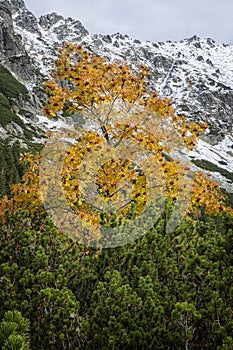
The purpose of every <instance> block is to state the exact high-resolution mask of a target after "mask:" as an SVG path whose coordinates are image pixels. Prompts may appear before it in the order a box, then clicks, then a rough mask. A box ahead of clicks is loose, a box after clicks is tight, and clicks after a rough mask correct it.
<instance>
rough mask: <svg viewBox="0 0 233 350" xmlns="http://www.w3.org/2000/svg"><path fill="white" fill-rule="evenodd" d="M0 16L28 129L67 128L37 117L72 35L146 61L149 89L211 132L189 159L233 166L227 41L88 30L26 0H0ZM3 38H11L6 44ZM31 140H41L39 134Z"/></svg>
mask: <svg viewBox="0 0 233 350" xmlns="http://www.w3.org/2000/svg"><path fill="white" fill-rule="evenodd" d="M1 18H3V19H4V21H2V22H1V23H0V55H1V56H0V57H1V64H3V65H6V66H7V67H8V68H9V69H10V70H11V71H12V72H13V74H15V75H16V77H18V78H19V79H20V80H21V82H24V84H25V85H26V86H27V88H28V90H29V92H30V99H31V105H30V108H31V111H30V113H29V114H30V118H29V119H28V117H27V115H24V116H21V117H22V118H23V120H24V122H25V123H28V127H29V128H30V126H31V125H33V127H36V128H37V127H39V128H41V129H42V130H43V131H46V130H47V129H51V128H59V127H60V126H61V124H62V127H66V128H68V127H70V125H68V124H66V122H64V121H63V122H62V123H59V122H57V124H56V122H50V121H47V122H46V120H45V118H44V117H42V116H41V115H42V108H43V99H45V98H46V96H45V95H44V92H43V87H42V84H43V81H44V80H45V79H47V78H48V77H49V75H50V72H51V71H52V69H53V62H54V59H56V57H57V54H58V49H59V48H60V47H61V45H62V43H63V42H65V41H67V42H76V43H80V44H82V45H85V46H87V47H88V48H90V49H91V50H93V51H95V52H96V53H97V54H99V55H101V56H104V57H106V58H108V59H109V60H111V61H112V60H116V61H121V60H124V59H125V58H126V59H127V61H128V62H130V64H132V65H133V66H134V67H137V65H139V64H144V65H147V66H148V67H149V68H150V77H149V80H148V85H149V86H150V88H151V89H153V90H154V89H155V90H157V91H158V92H159V94H160V96H161V97H166V98H171V100H172V101H173V105H174V108H175V111H176V113H177V114H178V115H187V116H188V117H189V118H190V119H191V120H195V121H197V122H203V121H204V122H207V123H208V125H209V130H208V134H207V135H205V136H204V137H203V139H202V140H201V142H200V143H199V144H198V145H197V149H196V151H195V152H194V153H192V157H193V159H194V160H195V159H199V160H203V161H207V160H209V161H210V160H211V161H213V164H214V165H215V170H216V166H218V167H219V169H223V170H224V171H230V172H232V171H233V169H232V155H233V154H232V153H233V151H232V149H233V138H232V125H233V115H232V114H233V113H232V106H233V59H232V57H233V46H232V45H226V44H217V43H215V42H214V40H212V39H210V38H206V39H201V38H198V37H197V36H193V37H192V38H188V39H184V40H181V41H179V42H171V41H166V42H150V41H146V42H142V41H140V40H137V39H131V38H130V37H129V36H128V35H122V34H120V33H115V34H112V35H101V34H89V33H88V30H87V29H86V28H85V27H84V26H83V25H82V23H81V22H80V21H78V20H75V19H72V18H70V17H68V18H64V17H63V16H61V15H58V14H57V13H55V12H53V13H51V14H48V15H44V16H41V17H40V18H37V17H36V16H34V15H33V14H32V13H31V12H30V11H29V10H28V9H27V8H26V6H25V3H24V1H23V0H7V1H4V2H3V1H0V19H1ZM3 29H4V30H3ZM1 33H2V35H1ZM4 33H5V34H4ZM6 33H7V35H6ZM4 35H5V36H4ZM7 38H8V39H9V38H10V41H8V42H10V43H11V44H10V46H9V43H8V46H9V47H8V48H7V46H6V42H7V40H6V39H7ZM4 43H5V47H4ZM41 90H42V91H41ZM33 103H35V113H33ZM36 139H37V141H40V140H39V137H37V138H36ZM223 145H224V146H223ZM223 147H224V149H223ZM206 154H208V157H207V158H208V159H207V158H206ZM224 162H225V165H224V164H223V163H224ZM226 164H227V165H226ZM209 170H211V169H209ZM224 171H223V172H224ZM212 175H213V177H214V178H216V179H218V180H220V181H221V182H222V183H223V185H224V186H225V188H226V189H227V190H228V191H230V192H233V181H230V179H229V178H225V177H224V176H223V175H221V171H214V172H212Z"/></svg>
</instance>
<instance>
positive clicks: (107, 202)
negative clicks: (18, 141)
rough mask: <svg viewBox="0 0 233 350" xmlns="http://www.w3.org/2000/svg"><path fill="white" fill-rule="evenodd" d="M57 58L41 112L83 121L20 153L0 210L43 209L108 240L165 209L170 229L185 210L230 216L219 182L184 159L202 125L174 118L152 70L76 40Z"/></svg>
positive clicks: (130, 234)
mask: <svg viewBox="0 0 233 350" xmlns="http://www.w3.org/2000/svg"><path fill="white" fill-rule="evenodd" d="M55 64H56V69H55V71H54V73H53V77H52V80H51V81H49V82H47V83H46V87H47V92H48V94H49V98H48V102H47V105H46V107H45V114H46V115H47V116H49V117H56V116H59V117H61V116H63V117H64V118H69V116H72V117H73V118H76V119H77V120H78V121H79V123H78V125H77V126H76V128H74V129H73V130H69V131H67V130H66V131H63V132H61V133H58V132H57V133H52V134H50V135H49V138H48V141H47V143H46V144H45V147H44V150H43V151H42V153H41V154H40V155H39V156H33V155H31V154H26V155H24V157H23V160H24V161H25V162H26V163H28V171H27V172H26V174H25V175H24V177H23V181H22V183H21V184H16V185H13V186H12V196H13V199H11V200H9V199H7V198H5V199H4V200H3V201H2V204H1V207H0V210H1V213H3V212H4V210H5V208H6V207H8V208H11V210H12V211H14V210H16V209H17V208H22V209H29V211H30V212H31V214H32V215H37V216H38V215H39V216H40V215H46V213H45V212H47V213H48V214H50V216H51V217H52V219H53V221H54V222H55V224H56V225H57V227H59V228H60V229H61V231H62V232H64V233H67V234H69V235H70V237H71V238H74V239H77V240H79V242H81V243H84V244H86V245H89V244H91V245H101V246H105V247H106V246H117V245H122V244H126V243H128V242H129V241H132V240H134V239H137V238H138V237H140V236H141V235H142V234H143V233H145V232H146V231H148V230H149V229H150V228H151V227H152V226H153V225H155V224H156V222H157V220H159V218H160V216H163V217H166V225H167V230H168V231H170V232H172V231H173V230H174V229H175V228H176V227H177V225H178V224H179V223H180V221H181V219H182V217H183V216H184V215H186V216H187V217H190V218H197V217H198V216H199V215H200V214H202V213H203V210H204V211H205V212H206V213H207V214H214V215H220V214H222V213H224V212H226V211H228V212H229V213H232V210H231V209H228V208H227V207H226V205H225V204H224V196H223V195H222V193H221V191H220V188H219V184H218V183H216V182H214V181H212V180H211V179H210V177H208V176H206V175H204V174H203V173H197V174H195V173H194V172H193V171H192V166H191V164H190V163H188V162H185V161H184V159H183V158H182V157H181V154H183V152H184V151H186V152H188V151H189V150H190V149H193V148H194V147H195V142H196V140H197V139H198V137H199V136H200V133H201V132H203V131H204V130H205V129H206V125H198V124H196V123H194V122H190V121H189V120H188V119H187V118H185V117H178V116H176V115H175V113H174V109H173V107H172V104H171V101H170V100H168V99H161V98H159V96H158V94H157V93H156V92H151V91H150V90H149V88H148V86H147V78H148V74H149V70H148V68H147V67H144V66H139V67H132V66H131V65H130V64H128V63H127V62H126V61H125V62H122V63H116V62H110V61H108V60H107V59H105V58H103V57H100V56H98V55H96V54H95V53H93V52H91V51H89V50H88V49H85V48H84V47H82V46H77V45H73V44H72V45H71V44H64V46H63V47H62V49H61V51H60V55H59V58H58V60H56V62H55ZM113 237H115V240H114V241H113V240H112V239H113Z"/></svg>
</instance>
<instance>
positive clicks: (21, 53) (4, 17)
mask: <svg viewBox="0 0 233 350" xmlns="http://www.w3.org/2000/svg"><path fill="white" fill-rule="evenodd" d="M16 6H19V7H20V6H24V3H23V1H12V2H9V1H8V0H7V1H5V0H4V1H0V63H1V64H4V65H5V66H7V67H8V68H9V69H10V70H11V71H12V72H14V73H15V74H16V75H17V76H18V77H19V78H20V79H21V80H22V81H34V82H35V81H36V80H37V79H38V74H37V73H36V67H35V66H34V62H33V60H32V59H31V58H30V57H29V55H28V53H27V51H26V50H25V47H24V45H23V42H22V38H21V36H20V34H17V33H16V32H15V30H14V22H13V18H12V16H13V14H14V8H15V7H16Z"/></svg>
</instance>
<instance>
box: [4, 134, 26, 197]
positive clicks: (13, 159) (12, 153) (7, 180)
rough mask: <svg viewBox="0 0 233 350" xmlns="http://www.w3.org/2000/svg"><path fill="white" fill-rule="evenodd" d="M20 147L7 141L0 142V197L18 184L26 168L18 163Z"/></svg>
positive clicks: (16, 143)
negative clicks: (13, 185)
mask: <svg viewBox="0 0 233 350" xmlns="http://www.w3.org/2000/svg"><path fill="white" fill-rule="evenodd" d="M20 153H21V147H20V144H19V142H18V141H15V142H14V143H13V144H11V142H10V141H9V140H7V139H5V140H0V197H2V196H4V195H9V194H10V186H11V185H12V184H14V183H18V182H20V179H21V178H22V176H23V174H24V172H25V170H26V167H25V166H24V165H23V164H22V163H21V162H20V157H21V154H20Z"/></svg>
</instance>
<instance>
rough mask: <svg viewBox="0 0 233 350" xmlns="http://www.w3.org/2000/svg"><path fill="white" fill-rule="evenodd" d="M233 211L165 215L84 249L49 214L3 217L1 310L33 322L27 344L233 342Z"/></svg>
mask: <svg viewBox="0 0 233 350" xmlns="http://www.w3.org/2000/svg"><path fill="white" fill-rule="evenodd" d="M232 233H233V218H232V217H229V216H224V217H223V218H211V217H206V218H205V221H201V220H199V221H198V222H195V221H191V220H189V221H187V222H183V224H182V225H181V226H180V228H179V229H177V230H176V232H173V233H172V234H168V233H166V230H165V218H164V219H161V220H160V222H159V223H158V224H157V225H156V227H154V228H153V229H152V230H151V231H150V232H148V233H147V234H146V235H144V236H143V237H142V238H141V239H140V240H138V241H137V242H134V243H131V244H130V245H128V246H123V247H119V248H115V249H106V250H103V251H97V250H95V249H88V248H84V247H83V246H81V245H78V244H77V243H75V242H72V241H70V240H68V238H66V237H64V236H62V235H61V234H59V232H57V230H56V229H55V228H54V227H53V224H52V223H51V222H50V220H49V219H47V218H41V219H40V220H39V221H38V222H37V223H35V222H32V221H31V219H30V217H29V215H28V213H27V212H26V211H24V212H22V211H17V212H16V213H15V214H14V215H13V216H12V215H10V214H7V215H6V219H5V222H4V223H2V224H1V232H0V237H1V241H0V247H1V255H0V261H1V264H0V274H1V284H0V296H1V301H0V304H1V308H0V317H3V316H4V314H5V312H6V311H7V310H10V309H11V310H13V309H14V310H15V309H17V310H19V311H21V312H22V315H23V316H24V317H26V318H28V319H29V320H30V324H31V344H32V348H33V349H38V350H39V349H40V350H43V349H46V350H50V349H51V350H53V349H54V350H55V349H72V350H73V349H88V350H89V349H122V350H124V349H127V350H130V349H132V350H134V349H136V350H137V349H138V350H139V349H140V350H141V349H153V350H156V349H164V350H165V349H166V350H167V349H171V350H173V349H174V350H175V349H190V350H198V349H209V350H212V349H216V350H217V349H218V350H223V349H232V346H233V331H232V330H233V317H232V307H233V302H232V300H233V299H232V261H233V250H232V238H233V234H232Z"/></svg>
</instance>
